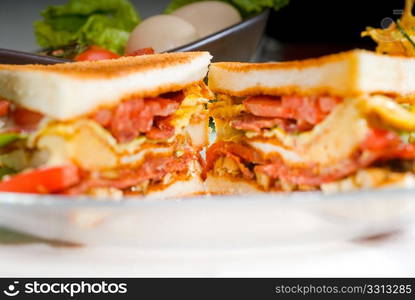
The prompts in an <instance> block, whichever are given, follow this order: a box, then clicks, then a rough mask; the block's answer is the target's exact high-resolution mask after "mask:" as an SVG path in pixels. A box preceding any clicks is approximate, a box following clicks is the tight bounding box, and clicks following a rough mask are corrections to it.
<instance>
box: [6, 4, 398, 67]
mask: <svg viewBox="0 0 415 300" xmlns="http://www.w3.org/2000/svg"><path fill="white" fill-rule="evenodd" d="M131 2H132V3H133V4H134V6H135V7H136V9H137V10H138V11H139V13H140V15H141V17H142V18H146V17H148V16H151V15H154V14H157V13H161V12H163V10H164V8H165V7H166V5H167V4H168V3H169V0H153V1H144V0H131ZM63 3H66V0H1V1H0V48H10V49H16V50H25V51H33V50H35V49H38V48H39V47H38V46H37V45H36V42H35V38H34V34H33V25H32V24H33V22H34V21H35V20H37V19H40V16H39V14H40V12H41V11H42V10H43V9H44V8H46V7H47V6H48V5H58V4H63ZM363 4H365V5H363ZM369 4H371V5H370V6H369ZM403 5H404V0H385V1H362V0H348V1H327V0H326V1H323V0H313V1H310V0H291V3H290V4H289V5H288V6H287V7H284V8H282V9H281V10H280V11H277V12H271V14H270V18H269V21H268V25H267V28H266V36H267V37H268V38H265V39H264V40H263V42H262V43H261V47H260V49H259V51H258V53H257V55H256V60H273V59H294V58H305V57H312V56H316V55H321V54H326V53H330V52H336V51H341V50H346V49H350V48H355V47H359V48H369V49H370V48H373V47H374V44H373V43H372V42H371V40H370V39H369V38H364V39H362V38H361V37H360V32H361V31H362V30H364V28H365V27H366V26H368V25H370V26H375V27H381V26H382V25H384V24H387V20H388V18H392V19H397V18H398V17H399V14H400V13H401V10H402V8H403Z"/></svg>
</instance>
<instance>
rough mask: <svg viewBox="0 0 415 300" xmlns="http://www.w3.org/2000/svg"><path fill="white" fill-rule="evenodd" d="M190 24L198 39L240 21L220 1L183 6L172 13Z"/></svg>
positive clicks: (238, 17) (230, 7)
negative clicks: (194, 29)
mask: <svg viewBox="0 0 415 300" xmlns="http://www.w3.org/2000/svg"><path fill="white" fill-rule="evenodd" d="M172 15H175V16H177V17H180V18H182V19H183V20H185V21H187V22H189V23H190V24H192V25H193V26H194V27H195V28H196V31H197V33H198V34H199V37H200V38H203V37H205V36H208V35H210V34H212V33H215V32H218V31H221V30H223V29H225V28H227V27H229V26H232V25H234V24H236V23H239V22H241V21H242V18H241V15H240V14H239V12H238V11H237V10H236V9H235V8H234V7H233V6H232V5H230V4H227V3H224V2H221V1H201V2H195V3H191V4H188V5H185V6H183V7H181V8H179V9H177V10H175V11H173V12H172Z"/></svg>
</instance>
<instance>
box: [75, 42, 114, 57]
mask: <svg viewBox="0 0 415 300" xmlns="http://www.w3.org/2000/svg"><path fill="white" fill-rule="evenodd" d="M119 57H120V56H119V55H118V54H116V53H114V52H111V51H109V50H107V49H104V48H101V47H99V46H95V45H94V46H91V47H89V48H88V49H87V50H86V51H84V52H82V53H81V54H79V55H78V56H77V57H75V60H76V61H90V60H102V59H112V58H119Z"/></svg>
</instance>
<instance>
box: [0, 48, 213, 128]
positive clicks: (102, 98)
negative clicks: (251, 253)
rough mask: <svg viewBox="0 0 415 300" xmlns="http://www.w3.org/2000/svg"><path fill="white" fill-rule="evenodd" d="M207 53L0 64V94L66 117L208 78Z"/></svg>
mask: <svg viewBox="0 0 415 300" xmlns="http://www.w3.org/2000/svg"><path fill="white" fill-rule="evenodd" d="M210 59H211V56H210V54H209V53H208V52H187V53H166V54H155V55H144V56H138V57H122V58H119V59H111V60H102V61H93V62H76V63H66V64H57V65H47V66H46V65H0V98H1V97H3V98H5V99H7V100H9V101H12V102H14V103H17V104H19V105H21V106H23V107H25V108H27V109H31V110H34V111H37V112H41V113H43V114H45V115H47V116H49V117H51V118H53V119H57V120H69V119H73V118H76V117H79V116H81V115H83V114H86V113H89V112H91V111H93V110H95V109H97V108H98V107H101V106H112V105H115V104H117V103H118V102H120V101H122V100H123V99H125V98H128V97H133V96H134V97H135V96H136V97H153V96H157V95H159V94H161V93H165V92H171V91H178V90H181V89H183V88H184V87H186V86H189V85H191V84H193V83H195V82H198V81H201V80H203V78H204V77H205V76H206V73H207V70H208V66H209V63H210Z"/></svg>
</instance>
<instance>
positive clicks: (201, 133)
mask: <svg viewBox="0 0 415 300" xmlns="http://www.w3.org/2000/svg"><path fill="white" fill-rule="evenodd" d="M210 97H211V95H210V92H209V90H208V89H207V87H206V86H205V85H204V83H203V82H199V83H196V84H193V85H190V86H188V87H186V88H184V89H183V90H179V91H174V92H168V93H164V94H160V95H158V96H157V97H151V98H150V97H148V98H140V97H132V98H128V99H125V100H123V101H122V102H121V103H118V104H117V105H116V106H108V107H99V108H97V109H96V110H95V111H93V112H91V113H89V114H87V115H84V116H82V117H77V118H74V119H71V120H66V121H59V120H56V119H52V118H50V117H47V116H45V115H42V114H40V113H38V112H34V111H31V110H27V109H25V108H23V107H20V106H18V105H16V104H13V103H11V102H9V101H7V99H3V100H1V101H0V115H1V121H2V124H1V125H2V129H1V133H0V146H1V147H0V164H1V168H0V170H1V172H2V176H4V178H3V181H2V182H1V183H0V185H3V186H2V190H4V191H7V190H8V189H10V191H15V190H16V189H17V188H16V186H15V185H16V184H17V185H19V181H21V183H20V184H21V185H24V186H22V187H21V188H22V189H23V190H22V191H23V192H41V193H63V194H99V195H125V194H137V193H138V194H146V193H149V192H152V191H156V190H163V189H165V188H166V187H167V186H169V185H172V184H173V183H175V182H177V181H187V180H192V179H193V178H195V177H197V178H200V177H201V175H202V173H203V170H202V167H203V165H204V162H203V161H202V159H201V158H200V155H199V151H200V150H201V148H203V147H204V146H206V145H207V142H208V114H207V111H206V103H207V101H208V99H209V98H210ZM51 170H52V171H51ZM42 176H46V177H48V180H45V181H44V182H45V184H40V183H39V182H36V184H35V183H34V184H33V187H34V188H35V189H36V191H34V190H31V187H30V184H27V180H30V179H33V178H36V177H37V178H41V177H42ZM52 177H55V179H53V178H52ZM24 182H26V183H25V184H23V183H24Z"/></svg>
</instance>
